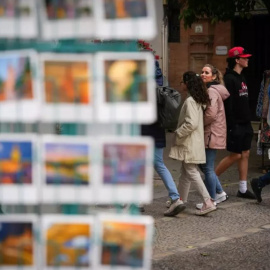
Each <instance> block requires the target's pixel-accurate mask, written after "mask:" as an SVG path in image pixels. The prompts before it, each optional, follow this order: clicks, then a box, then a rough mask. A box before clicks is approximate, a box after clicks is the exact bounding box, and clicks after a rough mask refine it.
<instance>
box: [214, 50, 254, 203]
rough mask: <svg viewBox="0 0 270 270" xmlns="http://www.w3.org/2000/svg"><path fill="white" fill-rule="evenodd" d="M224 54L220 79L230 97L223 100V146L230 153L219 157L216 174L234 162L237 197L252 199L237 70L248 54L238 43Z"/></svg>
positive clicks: (243, 96) (245, 104)
mask: <svg viewBox="0 0 270 270" xmlns="http://www.w3.org/2000/svg"><path fill="white" fill-rule="evenodd" d="M228 56H229V57H228V58H227V62H228V68H227V69H226V73H225V75H224V82H225V86H226V88H227V89H228V91H229V92H230V97H229V98H228V99H226V100H225V101H224V105H225V112H226V121H227V150H228V151H229V152H230V154H229V155H228V156H226V157H225V158H223V159H222V160H221V161H220V163H219V164H218V166H217V167H216V174H217V176H220V175H221V174H222V173H223V172H224V171H225V170H227V169H228V168H229V167H230V166H231V165H233V164H234V163H235V162H237V165H238V172H239V190H238V192H237V197H240V198H246V199H255V196H254V195H253V193H251V192H250V191H249V190H248V189H247V173H248V159H249V152H250V148H251V141H252V136H253V129H252V126H251V122H250V121H251V115H250V108H249V99H248V88H247V84H246V80H245V78H244V76H243V75H242V74H241V73H242V70H243V69H244V68H247V67H248V61H249V57H251V54H248V53H247V52H246V51H245V50H244V48H242V47H234V48H232V49H230V50H229V55H228Z"/></svg>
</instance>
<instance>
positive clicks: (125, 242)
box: [95, 214, 154, 270]
mask: <svg viewBox="0 0 270 270" xmlns="http://www.w3.org/2000/svg"><path fill="white" fill-rule="evenodd" d="M153 224H154V222H153V218H152V217H150V216H130V215H120V214H106V215H105V214H100V215H98V217H97V225H96V228H97V236H98V239H100V240H99V241H97V245H98V248H97V250H96V253H95V258H96V259H97V265H96V269H100V270H109V269H112V268H113V267H115V268H116V269H118V270H131V269H138V270H150V269H151V255H152V238H153Z"/></svg>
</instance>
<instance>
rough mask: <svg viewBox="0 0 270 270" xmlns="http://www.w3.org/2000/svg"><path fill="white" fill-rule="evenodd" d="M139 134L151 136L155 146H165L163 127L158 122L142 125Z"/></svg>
mask: <svg viewBox="0 0 270 270" xmlns="http://www.w3.org/2000/svg"><path fill="white" fill-rule="evenodd" d="M141 135H142V136H150V137H152V138H153V139H154V141H155V147H157V148H164V147H166V134H165V129H164V128H162V127H160V126H159V123H158V122H155V123H153V124H151V125H142V126H141Z"/></svg>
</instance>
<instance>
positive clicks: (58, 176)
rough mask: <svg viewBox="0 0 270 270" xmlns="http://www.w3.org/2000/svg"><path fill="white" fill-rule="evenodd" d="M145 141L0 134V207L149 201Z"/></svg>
mask: <svg viewBox="0 0 270 270" xmlns="http://www.w3.org/2000/svg"><path fill="white" fill-rule="evenodd" d="M152 180H153V141H152V138H149V137H135V136H134V137H132V136H118V137H99V138H97V137H86V136H75V137H73V136H60V135H59V136H57V135H36V134H18V135H15V134H1V135H0V203H7V204H8V203H10V204H13V203H20V204H34V203H37V202H42V203H86V204H89V203H100V204H106V203H150V202H151V201H152V196H153V195H152V188H153V187H152V184H153V181H152Z"/></svg>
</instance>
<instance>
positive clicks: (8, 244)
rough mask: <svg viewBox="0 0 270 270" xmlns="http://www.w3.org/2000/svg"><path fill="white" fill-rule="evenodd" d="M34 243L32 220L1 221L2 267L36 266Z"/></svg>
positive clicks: (0, 257) (0, 252) (0, 247)
mask: <svg viewBox="0 0 270 270" xmlns="http://www.w3.org/2000/svg"><path fill="white" fill-rule="evenodd" d="M33 243H34V235H33V224H32V223H31V222H14V221H12V222H8V221H5V222H3V221H0V267H1V266H3V265H4V266H5V267H12V266H13V267H14V268H12V269H15V267H18V268H19V267H22V268H24V267H26V266H34V255H33V254H34V244H33ZM1 269H2V268H1ZM3 269H4V268H3ZM8 269H9V268H8ZM16 269H17V268H16Z"/></svg>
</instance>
